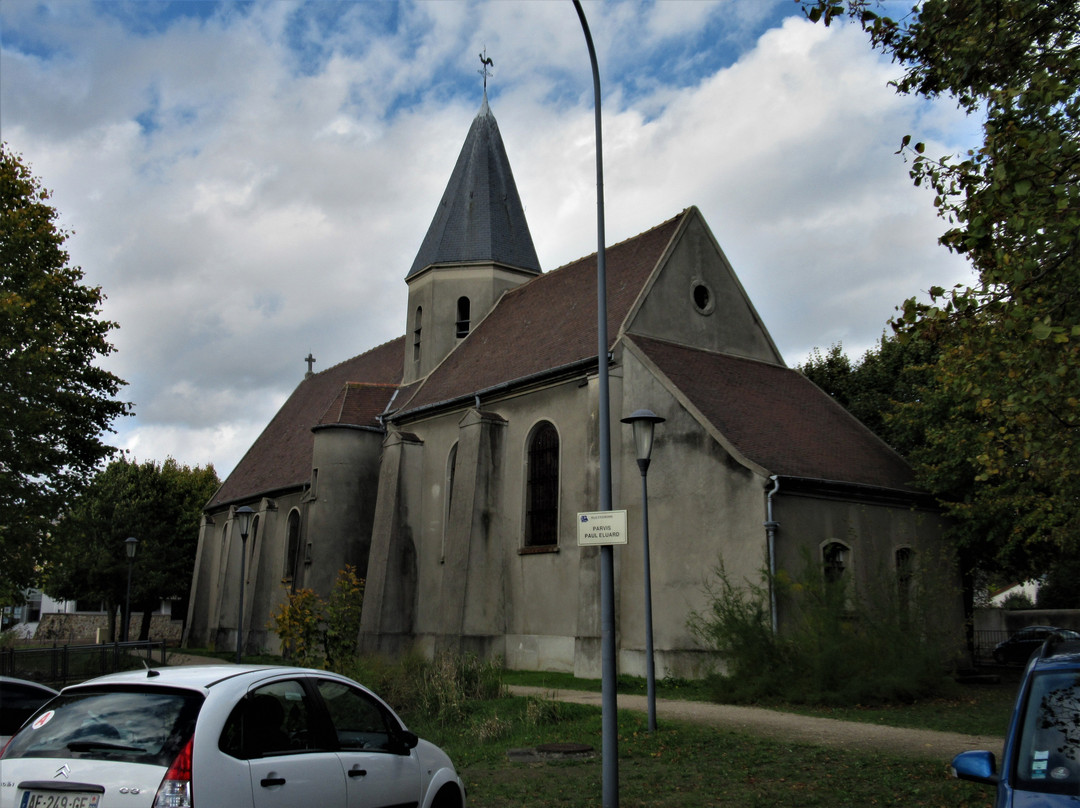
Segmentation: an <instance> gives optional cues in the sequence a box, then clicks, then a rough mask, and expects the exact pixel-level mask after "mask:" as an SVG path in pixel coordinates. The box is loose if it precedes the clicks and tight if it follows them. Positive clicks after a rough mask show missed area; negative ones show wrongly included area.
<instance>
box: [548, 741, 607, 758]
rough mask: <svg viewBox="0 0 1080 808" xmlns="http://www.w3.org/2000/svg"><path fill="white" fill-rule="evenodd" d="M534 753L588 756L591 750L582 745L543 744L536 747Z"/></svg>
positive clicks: (587, 746)
mask: <svg viewBox="0 0 1080 808" xmlns="http://www.w3.org/2000/svg"><path fill="white" fill-rule="evenodd" d="M536 751H537V752H539V753H540V754H541V755H559V756H571V755H588V754H590V753H591V752H592V751H593V748H592V747H591V746H589V745H588V744H584V743H544V744H540V746H538V747H536Z"/></svg>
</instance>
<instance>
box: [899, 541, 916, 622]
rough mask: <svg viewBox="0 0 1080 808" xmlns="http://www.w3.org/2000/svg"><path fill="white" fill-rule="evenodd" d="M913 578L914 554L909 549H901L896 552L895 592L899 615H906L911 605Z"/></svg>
mask: <svg viewBox="0 0 1080 808" xmlns="http://www.w3.org/2000/svg"><path fill="white" fill-rule="evenodd" d="M914 577H915V558H914V554H913V553H912V552H911V548H910V547H901V548H899V549H898V550H897V551H896V592H897V599H898V600H899V602H900V604H899V605H900V614H901V615H906V614H907V612H908V608H909V607H910V605H911V586H912V581H913V579H914Z"/></svg>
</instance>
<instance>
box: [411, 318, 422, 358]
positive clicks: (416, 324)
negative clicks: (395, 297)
mask: <svg viewBox="0 0 1080 808" xmlns="http://www.w3.org/2000/svg"><path fill="white" fill-rule="evenodd" d="M423 328H424V309H423V307H422V306H417V307H416V316H415V317H413V344H412V350H413V354H412V358H413V361H414V362H419V361H420V332H421V331H423Z"/></svg>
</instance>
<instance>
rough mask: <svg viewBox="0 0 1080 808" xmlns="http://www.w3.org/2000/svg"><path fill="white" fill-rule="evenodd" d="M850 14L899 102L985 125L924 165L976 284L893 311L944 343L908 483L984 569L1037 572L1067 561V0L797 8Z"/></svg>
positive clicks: (1072, 482) (1074, 75)
mask: <svg viewBox="0 0 1080 808" xmlns="http://www.w3.org/2000/svg"><path fill="white" fill-rule="evenodd" d="M804 6H805V7H806V8H807V11H808V14H809V16H810V17H811V19H815V20H818V19H820V20H822V21H824V22H825V23H826V24H828V23H829V22H830V21H832V20H833V19H835V18H837V17H842V16H847V17H849V18H851V19H854V20H856V21H857V22H858V23H860V24H861V25H862V27H863V29H864V30H865V31H867V33H868V34H869V35H870V40H871V43H872V45H873V46H874V47H876V48H878V49H880V50H881V51H883V52H884V53H886V54H888V55H890V56H892V57H893V58H894V59H895V60H896V61H897V62H898V63H899V64H901V65H902V66H903V67H904V70H905V73H904V75H903V77H902V78H901V79H900V80H899V81H897V83H896V87H897V89H898V91H899V92H902V93H909V94H915V95H921V96H924V97H928V98H929V97H935V96H942V95H944V96H949V97H951V98H953V99H955V100H956V102H957V103H958V104H959V105H960V107H961V108H963V109H965V110H967V111H968V112H969V113H971V114H978V115H980V116H982V119H983V121H984V123H983V142H982V145H981V146H980V147H979V148H977V149H973V150H972V151H970V152H968V153H967V154H966V155H956V156H946V157H941V158H932V157H931V156H929V155H927V154H926V149H925V147H924V146H923V145H922V144H921V143H918V142H915V143H913V142H912V141H913V139H912V137H911V136H910V135H907V136H905V137H904V138H903V140H902V141H901V144H902V145H901V149H902V151H904V152H905V153H906V154H907V155H908V156H909V157H910V158H911V159H912V167H911V176H912V178H913V180H914V182H915V184H916V185H926V186H929V187H930V188H932V189H933V191H934V192H935V197H934V204H935V206H936V207H937V209H938V211H939V213H940V214H941V216H942V217H943V218H944V219H945V221H946V222H947V227H948V229H947V230H946V231H945V233H944V234H943V235H942V237H941V242H942V244H944V245H945V246H947V247H948V248H949V249H950V250H953V251H955V252H957V253H959V254H962V255H964V256H966V257H967V258H968V260H969V261H970V262H971V264H972V267H973V268H974V270H975V272H976V278H977V280H976V281H975V282H974V283H972V284H969V285H962V286H957V287H954V288H953V289H949V290H946V289H942V288H935V289H932V290H931V299H930V300H929V302H918V301H916V300H915V299H914V298H912V299H909V300H908V301H906V302H905V303H904V305H903V307H902V311H901V314H900V316H899V317H898V318H897V320H896V322H895V323H894V327H895V328H896V329H897V330H898V333H899V335H900V336H901V338H911V337H926V336H929V337H930V338H932V339H933V340H934V341H936V342H937V343H938V344H939V346H940V354H939V358H938V361H937V364H936V367H935V373H934V384H933V385H932V386H931V388H930V390H929V392H928V395H927V399H926V401H925V402H924V403H923V405H922V410H921V412H917V413H912V416H911V417H912V418H914V419H915V420H916V421H918V422H920V423H922V424H923V425H925V426H926V427H927V428H926V433H925V434H926V437H927V440H926V443H925V446H924V447H923V448H922V450H920V451H919V452H917V453H915V455H914V457H913V459H914V460H915V462H916V467H917V469H918V471H919V475H920V479H921V480H922V481H923V482H924V484H925V485H927V486H928V487H929V489H930V490H931V491H933V492H934V493H935V494H936V495H937V496H938V498H939V500H940V501H941V502H942V504H943V505H944V506H945V508H946V510H947V512H948V513H949V515H950V516H952V517H953V518H954V520H955V524H956V528H955V530H954V535H955V536H956V537H957V538H958V540H959V542H960V543H961V545H962V546H966V547H969V548H972V549H975V548H978V549H979V550H980V551H981V552H979V553H977V554H974V555H973V556H972V557H973V558H978V563H979V564H980V565H988V566H991V567H995V568H998V569H1001V570H1004V571H1007V572H1009V573H1011V574H1012V576H1014V577H1016V578H1024V577H1033V576H1035V575H1038V574H1039V573H1041V572H1044V571H1045V570H1047V569H1049V568H1051V567H1052V566H1054V565H1055V564H1056V563H1057V562H1058V559H1060V558H1062V557H1065V558H1076V557H1077V556H1078V555H1080V531H1078V530H1077V528H1078V527H1080V496H1078V493H1080V490H1078V483H1080V440H1078V429H1080V183H1078V180H1080V3H1077V2H1076V0H1039V2H1033V1H1032V0H948V2H946V0H926V2H924V3H921V4H920V5H918V6H917V7H916V8H914V9H913V10H912V12H911V14H909V15H908V16H907V17H905V18H903V19H902V20H899V21H897V20H893V19H890V18H888V17H885V16H882V15H880V14H879V13H878V10H879V7H880V4H879V3H874V2H870V0H847V2H836V1H835V0H833V1H829V0H817V1H816V2H813V3H806V4H804Z"/></svg>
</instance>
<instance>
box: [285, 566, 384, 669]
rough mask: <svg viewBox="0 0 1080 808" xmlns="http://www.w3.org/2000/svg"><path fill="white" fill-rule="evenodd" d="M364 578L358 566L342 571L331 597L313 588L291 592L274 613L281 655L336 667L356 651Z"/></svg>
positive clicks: (299, 662) (305, 663)
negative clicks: (359, 575) (358, 573)
mask: <svg viewBox="0 0 1080 808" xmlns="http://www.w3.org/2000/svg"><path fill="white" fill-rule="evenodd" d="M363 608H364V581H363V579H362V578H358V577H357V575H356V568H355V567H352V566H349V565H346V566H345V569H343V570H341V571H340V572H338V576H337V579H336V580H335V582H334V588H333V591H331V593H330V597H329V599H327V600H323V599H322V598H320V597H319V596H318V595H317V594H316V593H315V592H314V591H313V590H311V589H297V590H295V591H291V592H289V593H288V594H287V595H286V597H285V601H284V602H283V603H282V604H281V605H280V606H279V607H278V610H277V612H275V613H274V614H273V615H272V616H271V620H270V628H272V629H273V630H274V633H275V634H277V635H278V638H279V639H280V640H281V655H282V656H283V657H284V658H285V659H288V660H289V661H291V662H293V663H295V664H297V665H301V666H303V667H308V668H330V669H335V668H336V666H337V665H339V664H341V663H344V662H345V661H346V660H348V659H349V658H350V657H352V656H354V655H355V654H356V649H357V643H358V642H359V634H360V615H361V612H362V611H363Z"/></svg>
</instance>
